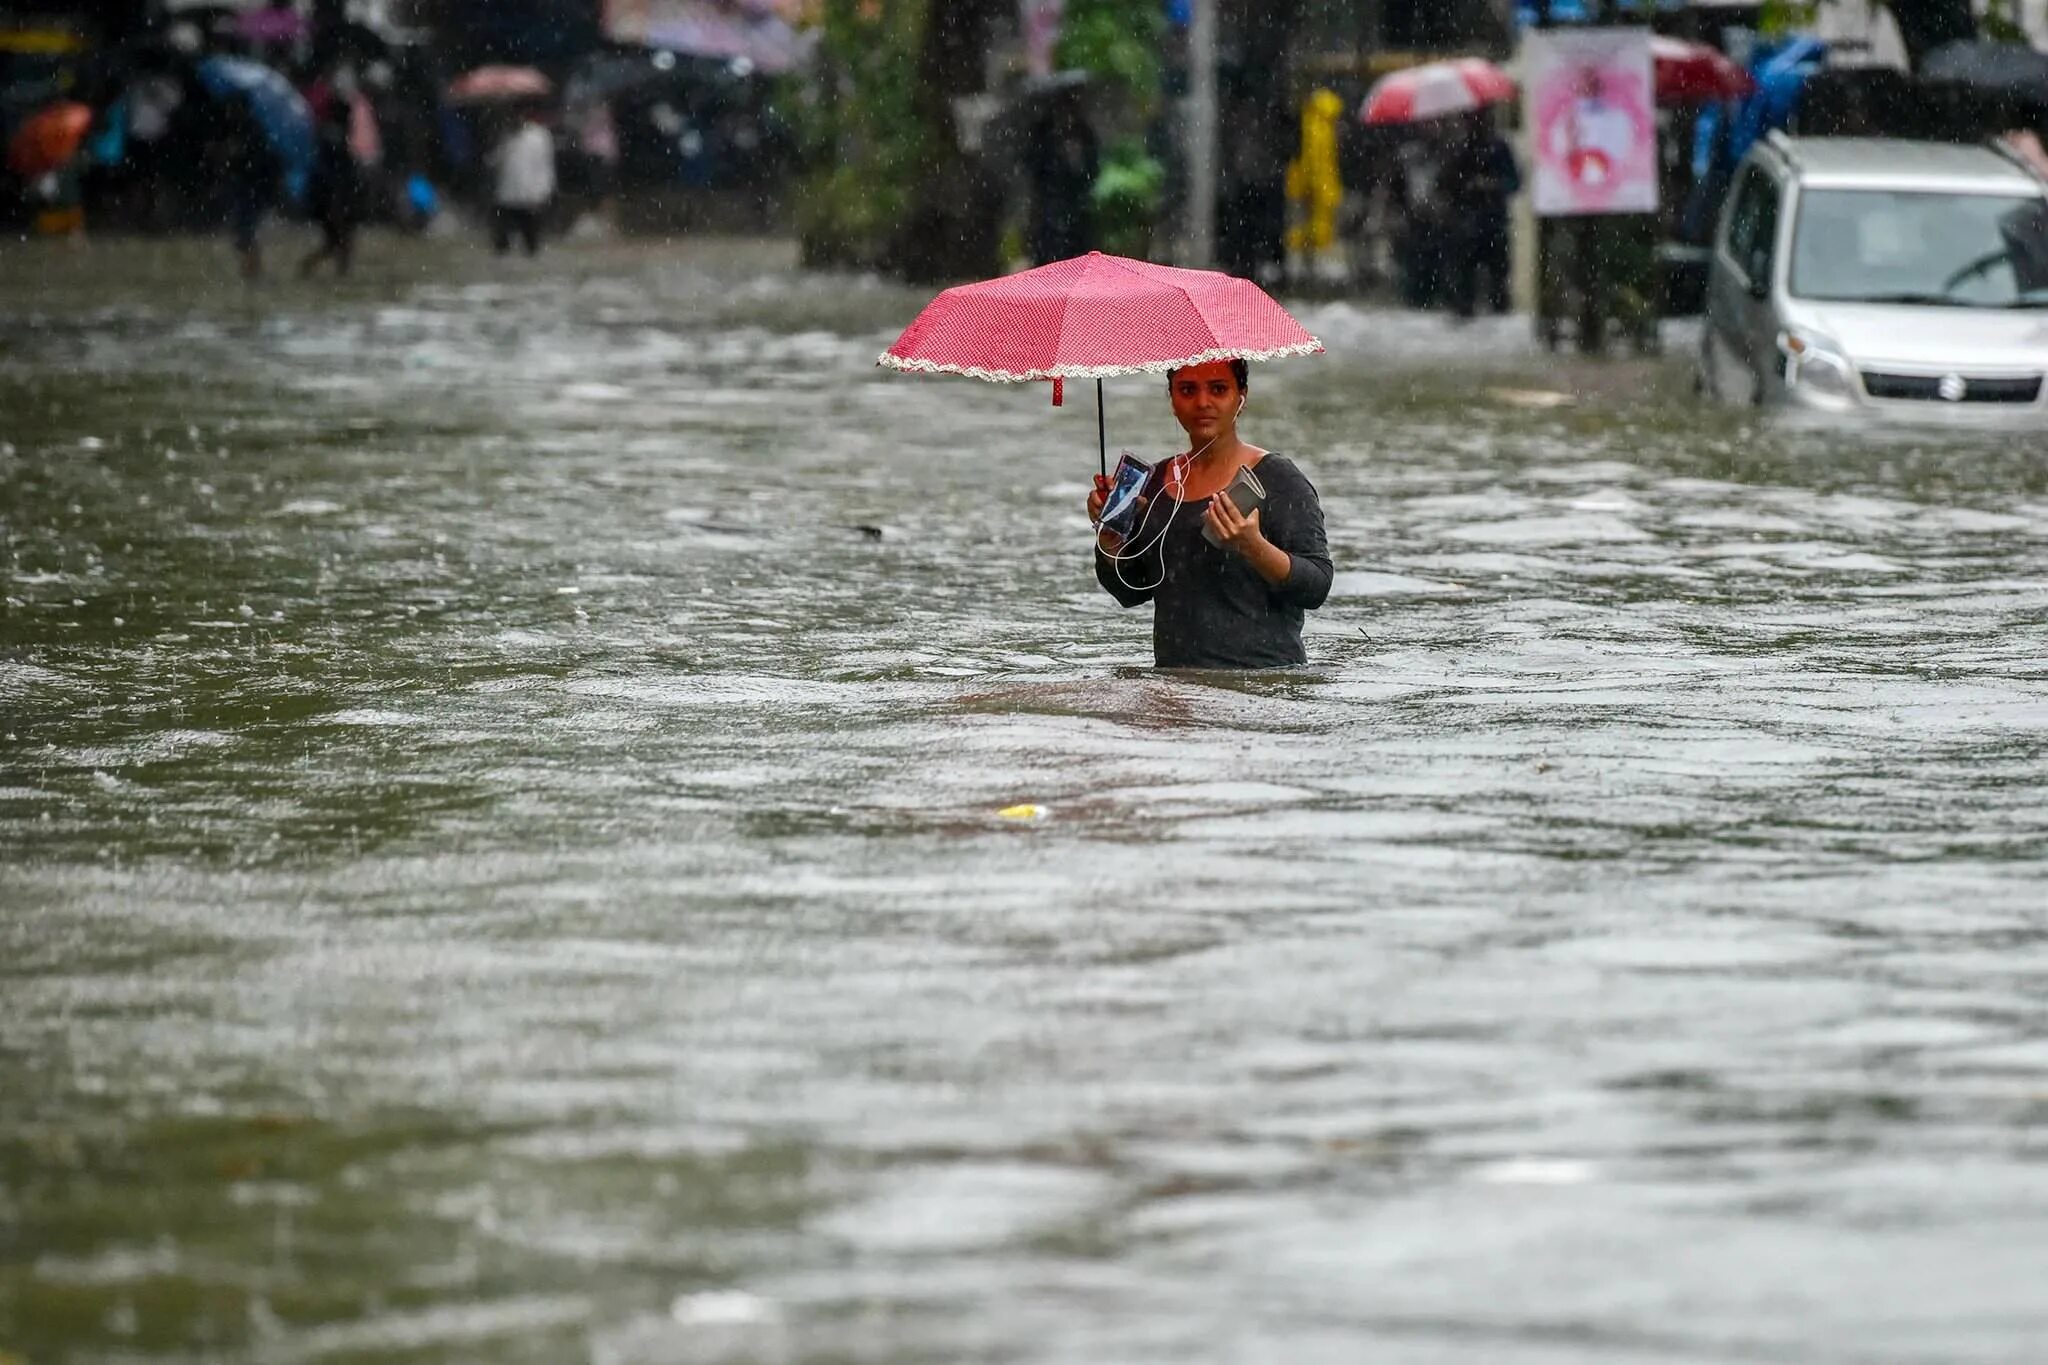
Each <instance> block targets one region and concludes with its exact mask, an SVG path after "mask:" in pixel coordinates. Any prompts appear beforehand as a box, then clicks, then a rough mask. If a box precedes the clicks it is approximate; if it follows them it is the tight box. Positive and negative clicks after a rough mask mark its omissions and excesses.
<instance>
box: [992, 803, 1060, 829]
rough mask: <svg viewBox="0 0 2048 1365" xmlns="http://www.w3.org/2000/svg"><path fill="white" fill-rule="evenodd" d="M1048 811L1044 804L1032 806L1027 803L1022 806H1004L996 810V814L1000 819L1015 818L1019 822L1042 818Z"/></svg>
mask: <svg viewBox="0 0 2048 1365" xmlns="http://www.w3.org/2000/svg"><path fill="white" fill-rule="evenodd" d="M1048 813H1049V812H1048V811H1047V810H1046V808H1045V807H1044V806H1033V805H1028V804H1027V805H1022V806H1008V807H1005V808H1004V809H1002V810H999V811H997V812H996V815H997V816H998V817H1000V818H1001V819H1004V820H1015V821H1017V822H1019V823H1020V824H1021V823H1024V822H1027V821H1031V820H1043V819H1044V818H1045V817H1046V815H1047V814H1048Z"/></svg>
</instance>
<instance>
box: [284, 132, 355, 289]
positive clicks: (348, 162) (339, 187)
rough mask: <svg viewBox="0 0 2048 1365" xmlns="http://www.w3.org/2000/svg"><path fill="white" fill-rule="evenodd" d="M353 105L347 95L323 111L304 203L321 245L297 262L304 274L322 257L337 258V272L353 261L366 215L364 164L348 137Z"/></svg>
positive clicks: (302, 277) (319, 262)
mask: <svg viewBox="0 0 2048 1365" xmlns="http://www.w3.org/2000/svg"><path fill="white" fill-rule="evenodd" d="M349 123H350V108H349V104H348V102H347V101H346V100H341V99H335V100H330V101H329V102H328V103H327V105H326V107H325V108H324V109H323V110H322V111H321V117H320V132H319V138H318V141H317V142H316V144H315V146H314V151H313V171H312V175H311V176H310V177H309V179H308V182H307V186H306V207H307V208H308V209H309V210H310V211H311V213H312V216H313V221H314V223H315V224H317V225H318V226H319V228H320V245H319V246H317V247H315V248H314V249H313V251H312V253H311V254H309V255H308V256H307V257H306V258H305V259H304V260H303V261H300V262H299V277H300V278H301V279H305V278H308V277H310V276H311V275H312V274H313V272H314V271H316V270H318V269H319V268H320V266H321V263H322V262H325V261H332V262H334V273H335V274H337V275H346V274H348V272H349V267H350V266H351V265H353V264H354V263H355V254H356V225H357V223H358V222H359V221H360V220H361V217H362V206H363V168H362V165H361V163H359V162H358V161H357V160H356V154H355V148H354V147H352V146H351V145H350V143H349Z"/></svg>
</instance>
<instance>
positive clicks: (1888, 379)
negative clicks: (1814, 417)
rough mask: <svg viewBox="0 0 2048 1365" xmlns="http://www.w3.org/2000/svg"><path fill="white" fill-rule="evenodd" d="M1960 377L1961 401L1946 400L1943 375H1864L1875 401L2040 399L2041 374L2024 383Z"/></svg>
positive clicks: (1874, 372) (1870, 372)
mask: <svg viewBox="0 0 2048 1365" xmlns="http://www.w3.org/2000/svg"><path fill="white" fill-rule="evenodd" d="M1958 377H1959V378H1961V379H1962V381H1963V392H1962V396H1961V397H1959V398H1947V397H1946V396H1945V395H1944V394H1943V393H1942V391H1941V386H1942V381H1943V377H1942V376H1941V375H1929V374H1887V373H1886V372H1884V371H1882V370H1865V371H1864V372H1863V391H1864V392H1865V393H1867V394H1869V395H1870V396H1871V397H1872V398H1887V399H1892V400H1894V401H1902V402H1919V403H1940V402H1944V401H1946V402H1952V403H2031V402H2033V401H2035V400H2036V399H2038V398H2039V397H2040V396H2041V376H2040V375H2038V374H2035V375H2028V376H2026V377H2025V378H2021V379H1985V378H1981V377H1980V378H1971V377H1970V376H1968V375H1962V376H1958Z"/></svg>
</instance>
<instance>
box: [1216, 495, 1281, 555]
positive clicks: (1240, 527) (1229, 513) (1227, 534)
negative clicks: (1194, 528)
mask: <svg viewBox="0 0 2048 1365" xmlns="http://www.w3.org/2000/svg"><path fill="white" fill-rule="evenodd" d="M1202 521H1203V523H1204V524H1205V525H1207V526H1208V528H1209V533H1210V534H1211V535H1213V536H1215V537H1216V539H1218V540H1220V541H1222V542H1223V544H1224V545H1225V546H1226V547H1227V548H1229V549H1231V550H1233V551H1235V552H1236V553H1237V554H1240V555H1242V556H1243V557H1244V558H1246V559H1250V560H1253V561H1254V562H1256V560H1257V558H1258V552H1259V550H1260V549H1261V547H1263V546H1264V545H1265V544H1266V537H1265V533H1264V532H1262V531H1261V530H1259V509H1258V508H1256V507H1254V508H1253V509H1252V514H1251V515H1250V516H1248V517H1246V516H1240V515H1238V511H1237V505H1236V504H1235V503H1233V502H1231V500H1230V498H1229V495H1227V494H1224V493H1218V494H1217V495H1216V496H1215V497H1213V498H1211V499H1209V510H1208V511H1206V512H1204V513H1203V514H1202Z"/></svg>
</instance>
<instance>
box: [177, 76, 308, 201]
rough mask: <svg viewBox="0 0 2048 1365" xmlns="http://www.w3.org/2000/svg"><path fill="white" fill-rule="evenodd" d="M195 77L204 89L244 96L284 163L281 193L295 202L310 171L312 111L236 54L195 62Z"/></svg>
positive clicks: (281, 81) (286, 84)
mask: <svg viewBox="0 0 2048 1365" xmlns="http://www.w3.org/2000/svg"><path fill="white" fill-rule="evenodd" d="M199 83H200V84H201V85H203V86H205V87H206V90H207V93H208V94H211V95H214V96H217V97H220V98H223V99H225V98H236V97H238V98H241V99H244V100H247V101H248V103H249V112H250V113H252V114H254V115H255V116H256V122H257V124H258V126H260V127H261V128H262V129H263V140H264V141H266V142H268V143H269V144H270V149H271V150H272V151H273V152H276V153H277V159H278V160H279V161H280V162H282V163H283V165H284V186H285V193H286V194H288V195H290V196H291V198H292V200H293V202H295V203H296V202H298V201H300V200H303V199H304V198H305V196H306V182H307V180H308V179H310V178H311V176H312V174H313V151H314V137H313V112H312V110H310V109H308V108H307V107H306V102H305V100H303V99H301V98H299V92H298V91H297V90H294V89H293V88H292V83H291V82H290V81H288V80H286V79H285V78H284V77H283V76H282V75H280V74H278V73H277V72H275V71H273V70H271V69H270V68H269V67H267V66H265V65H263V64H262V63H261V62H252V61H249V60H247V59H246V58H242V57H208V58H207V59H206V60H205V61H203V62H201V63H200V64H199Z"/></svg>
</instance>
